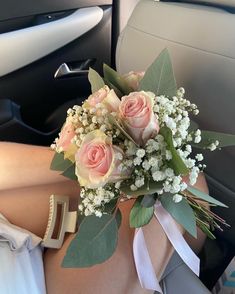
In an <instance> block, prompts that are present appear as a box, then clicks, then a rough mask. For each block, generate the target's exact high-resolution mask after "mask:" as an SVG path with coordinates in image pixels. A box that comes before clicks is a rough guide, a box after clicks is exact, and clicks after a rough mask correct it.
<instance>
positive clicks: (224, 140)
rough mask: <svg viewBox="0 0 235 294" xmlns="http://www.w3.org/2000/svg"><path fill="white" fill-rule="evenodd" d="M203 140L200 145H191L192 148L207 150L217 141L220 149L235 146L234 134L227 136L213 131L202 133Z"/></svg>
mask: <svg viewBox="0 0 235 294" xmlns="http://www.w3.org/2000/svg"><path fill="white" fill-rule="evenodd" d="M201 132H202V134H201V137H202V140H201V142H199V143H193V142H192V143H191V145H192V146H194V147H196V148H203V149H204V148H206V147H208V146H209V145H210V144H211V143H213V142H215V141H216V140H218V141H219V145H218V148H223V147H228V146H235V135H232V134H225V133H219V132H212V131H201Z"/></svg>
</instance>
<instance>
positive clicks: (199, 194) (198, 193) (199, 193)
mask: <svg viewBox="0 0 235 294" xmlns="http://www.w3.org/2000/svg"><path fill="white" fill-rule="evenodd" d="M187 190H188V191H189V192H190V193H191V194H193V195H194V196H196V197H197V198H200V199H202V200H205V201H207V202H209V203H212V204H215V205H218V206H222V207H228V206H227V205H225V204H223V203H222V202H220V201H218V200H216V199H215V198H213V197H211V196H210V195H208V194H206V193H204V192H202V191H200V190H198V189H196V188H194V187H192V186H188V187H187Z"/></svg>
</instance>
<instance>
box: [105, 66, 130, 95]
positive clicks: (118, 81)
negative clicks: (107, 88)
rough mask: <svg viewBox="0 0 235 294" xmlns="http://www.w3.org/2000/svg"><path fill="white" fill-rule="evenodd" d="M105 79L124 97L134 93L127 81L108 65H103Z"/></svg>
mask: <svg viewBox="0 0 235 294" xmlns="http://www.w3.org/2000/svg"><path fill="white" fill-rule="evenodd" d="M103 71H104V79H105V80H106V81H109V82H110V83H111V84H112V85H114V86H115V87H116V88H118V89H119V90H120V91H121V92H122V93H123V94H124V95H128V94H129V93H130V92H132V89H131V88H130V87H129V85H128V83H127V82H126V81H125V79H124V78H123V77H122V76H121V75H119V74H118V73H117V72H116V71H115V70H114V69H112V68H111V67H109V66H108V65H107V64H104V65H103Z"/></svg>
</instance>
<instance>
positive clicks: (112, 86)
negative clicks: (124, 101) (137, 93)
mask: <svg viewBox="0 0 235 294" xmlns="http://www.w3.org/2000/svg"><path fill="white" fill-rule="evenodd" d="M104 81H105V84H106V85H107V86H109V88H110V89H113V90H114V92H115V94H116V95H117V96H118V98H122V96H123V93H122V92H121V91H120V89H118V88H117V87H115V86H114V85H113V84H112V83H110V81H108V80H104Z"/></svg>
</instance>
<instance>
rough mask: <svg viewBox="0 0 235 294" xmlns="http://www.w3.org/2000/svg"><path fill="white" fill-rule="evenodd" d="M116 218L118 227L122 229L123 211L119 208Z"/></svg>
mask: <svg viewBox="0 0 235 294" xmlns="http://www.w3.org/2000/svg"><path fill="white" fill-rule="evenodd" d="M115 218H116V222H117V226H118V228H120V226H121V223H122V214H121V210H120V209H119V208H118V209H117V212H116V214H115Z"/></svg>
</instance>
